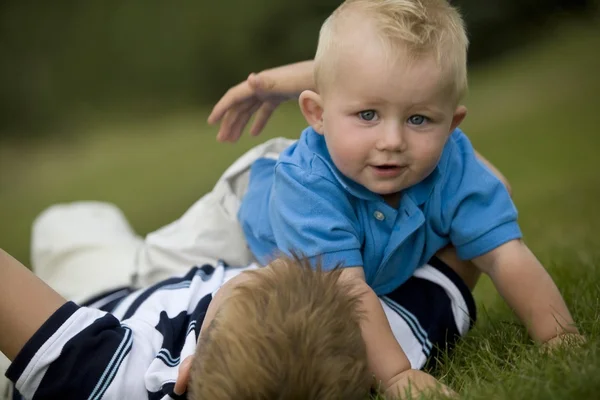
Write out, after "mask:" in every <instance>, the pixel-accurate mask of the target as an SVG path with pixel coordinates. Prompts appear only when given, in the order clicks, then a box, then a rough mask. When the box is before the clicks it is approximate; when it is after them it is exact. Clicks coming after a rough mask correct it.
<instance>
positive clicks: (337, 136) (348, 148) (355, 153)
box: [325, 121, 369, 169]
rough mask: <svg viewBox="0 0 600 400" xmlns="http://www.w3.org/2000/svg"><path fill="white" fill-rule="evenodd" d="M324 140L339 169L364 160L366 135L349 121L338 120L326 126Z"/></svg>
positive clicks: (352, 165) (366, 147) (366, 151)
mask: <svg viewBox="0 0 600 400" xmlns="http://www.w3.org/2000/svg"><path fill="white" fill-rule="evenodd" d="M325 132H326V134H325V141H326V142H327V149H328V150H329V154H330V155H331V158H332V159H333V161H334V163H335V164H336V165H337V167H338V168H340V169H353V167H355V166H356V164H357V163H361V162H362V161H364V160H365V158H366V156H367V153H368V149H369V145H368V143H366V139H367V137H368V136H367V135H365V134H364V132H360V129H357V127H356V126H355V125H353V124H351V123H348V122H345V121H338V122H337V123H336V124H328V126H327V127H326V131H325Z"/></svg>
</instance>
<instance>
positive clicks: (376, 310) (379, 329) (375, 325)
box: [342, 268, 411, 389]
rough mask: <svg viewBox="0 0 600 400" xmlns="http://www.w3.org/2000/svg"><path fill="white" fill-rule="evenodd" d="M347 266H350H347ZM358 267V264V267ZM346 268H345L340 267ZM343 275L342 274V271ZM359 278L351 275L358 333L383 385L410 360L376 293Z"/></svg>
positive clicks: (385, 387) (408, 365) (407, 367)
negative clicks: (357, 307) (356, 298)
mask: <svg viewBox="0 0 600 400" xmlns="http://www.w3.org/2000/svg"><path fill="white" fill-rule="evenodd" d="M349 270H354V268H350V269H349ZM360 270H361V271H362V268H360ZM344 272H346V271H344ZM342 276H343V275H342ZM362 276H363V277H362V279H360V278H358V277H355V278H354V283H355V289H356V290H358V291H359V293H360V300H361V304H362V311H363V313H364V316H363V318H362V320H361V324H360V327H361V333H362V336H363V339H364V341H365V345H366V348H367V358H368V363H369V367H370V368H371V372H372V373H373V374H374V375H375V378H376V380H377V381H379V382H381V384H382V385H383V389H387V387H388V386H389V385H390V383H391V382H393V380H394V378H395V377H396V376H398V375H399V374H400V373H402V372H404V371H407V370H409V369H410V368H411V365H410V361H409V360H408V358H407V357H406V354H405V353H404V351H403V350H402V348H401V347H400V344H399V343H398V341H397V340H396V338H395V337H394V334H393V332H392V328H391V327H390V324H389V321H388V319H387V317H386V315H385V312H384V311H383V307H382V305H381V302H380V301H379V297H377V295H376V294H375V292H374V291H373V289H371V288H370V287H369V286H368V285H367V284H366V282H365V281H364V275H362Z"/></svg>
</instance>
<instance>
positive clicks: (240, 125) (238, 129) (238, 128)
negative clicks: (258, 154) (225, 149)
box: [231, 102, 260, 140]
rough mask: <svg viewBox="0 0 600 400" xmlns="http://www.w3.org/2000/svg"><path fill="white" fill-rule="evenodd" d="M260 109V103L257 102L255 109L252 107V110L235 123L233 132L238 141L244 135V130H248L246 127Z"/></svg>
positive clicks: (241, 115)
mask: <svg viewBox="0 0 600 400" xmlns="http://www.w3.org/2000/svg"><path fill="white" fill-rule="evenodd" d="M259 108H260V103H259V102H257V103H256V104H255V105H254V107H252V108H251V109H249V110H247V112H245V113H243V114H240V115H239V116H238V118H237V121H236V122H235V125H233V127H232V128H231V129H232V132H233V133H234V134H235V137H236V139H235V140H237V139H239V138H240V136H241V135H242V134H243V132H244V129H245V128H246V125H248V121H250V118H252V115H254V113H256V111H257V110H258V109H259Z"/></svg>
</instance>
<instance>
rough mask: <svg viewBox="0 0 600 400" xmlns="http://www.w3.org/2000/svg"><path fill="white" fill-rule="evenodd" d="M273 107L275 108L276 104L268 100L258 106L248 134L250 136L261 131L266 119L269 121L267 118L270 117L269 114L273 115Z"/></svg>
mask: <svg viewBox="0 0 600 400" xmlns="http://www.w3.org/2000/svg"><path fill="white" fill-rule="evenodd" d="M275 108H277V106H276V105H275V104H273V103H269V102H267V103H264V104H263V105H262V106H260V108H259V109H258V111H257V113H256V118H255V119H254V123H253V124H252V127H251V128H250V134H251V135H252V136H258V135H259V134H260V133H261V132H262V130H263V129H264V127H265V125H267V121H269V118H271V115H273V112H274V111H275Z"/></svg>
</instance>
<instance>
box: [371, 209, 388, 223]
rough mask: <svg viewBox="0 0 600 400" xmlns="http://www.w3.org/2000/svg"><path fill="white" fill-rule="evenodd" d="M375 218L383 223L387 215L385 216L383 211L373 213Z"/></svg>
mask: <svg viewBox="0 0 600 400" xmlns="http://www.w3.org/2000/svg"><path fill="white" fill-rule="evenodd" d="M373 216H374V217H375V219H377V220H378V221H383V220H384V219H385V215H383V213H382V212H381V211H375V212H374V213H373Z"/></svg>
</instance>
